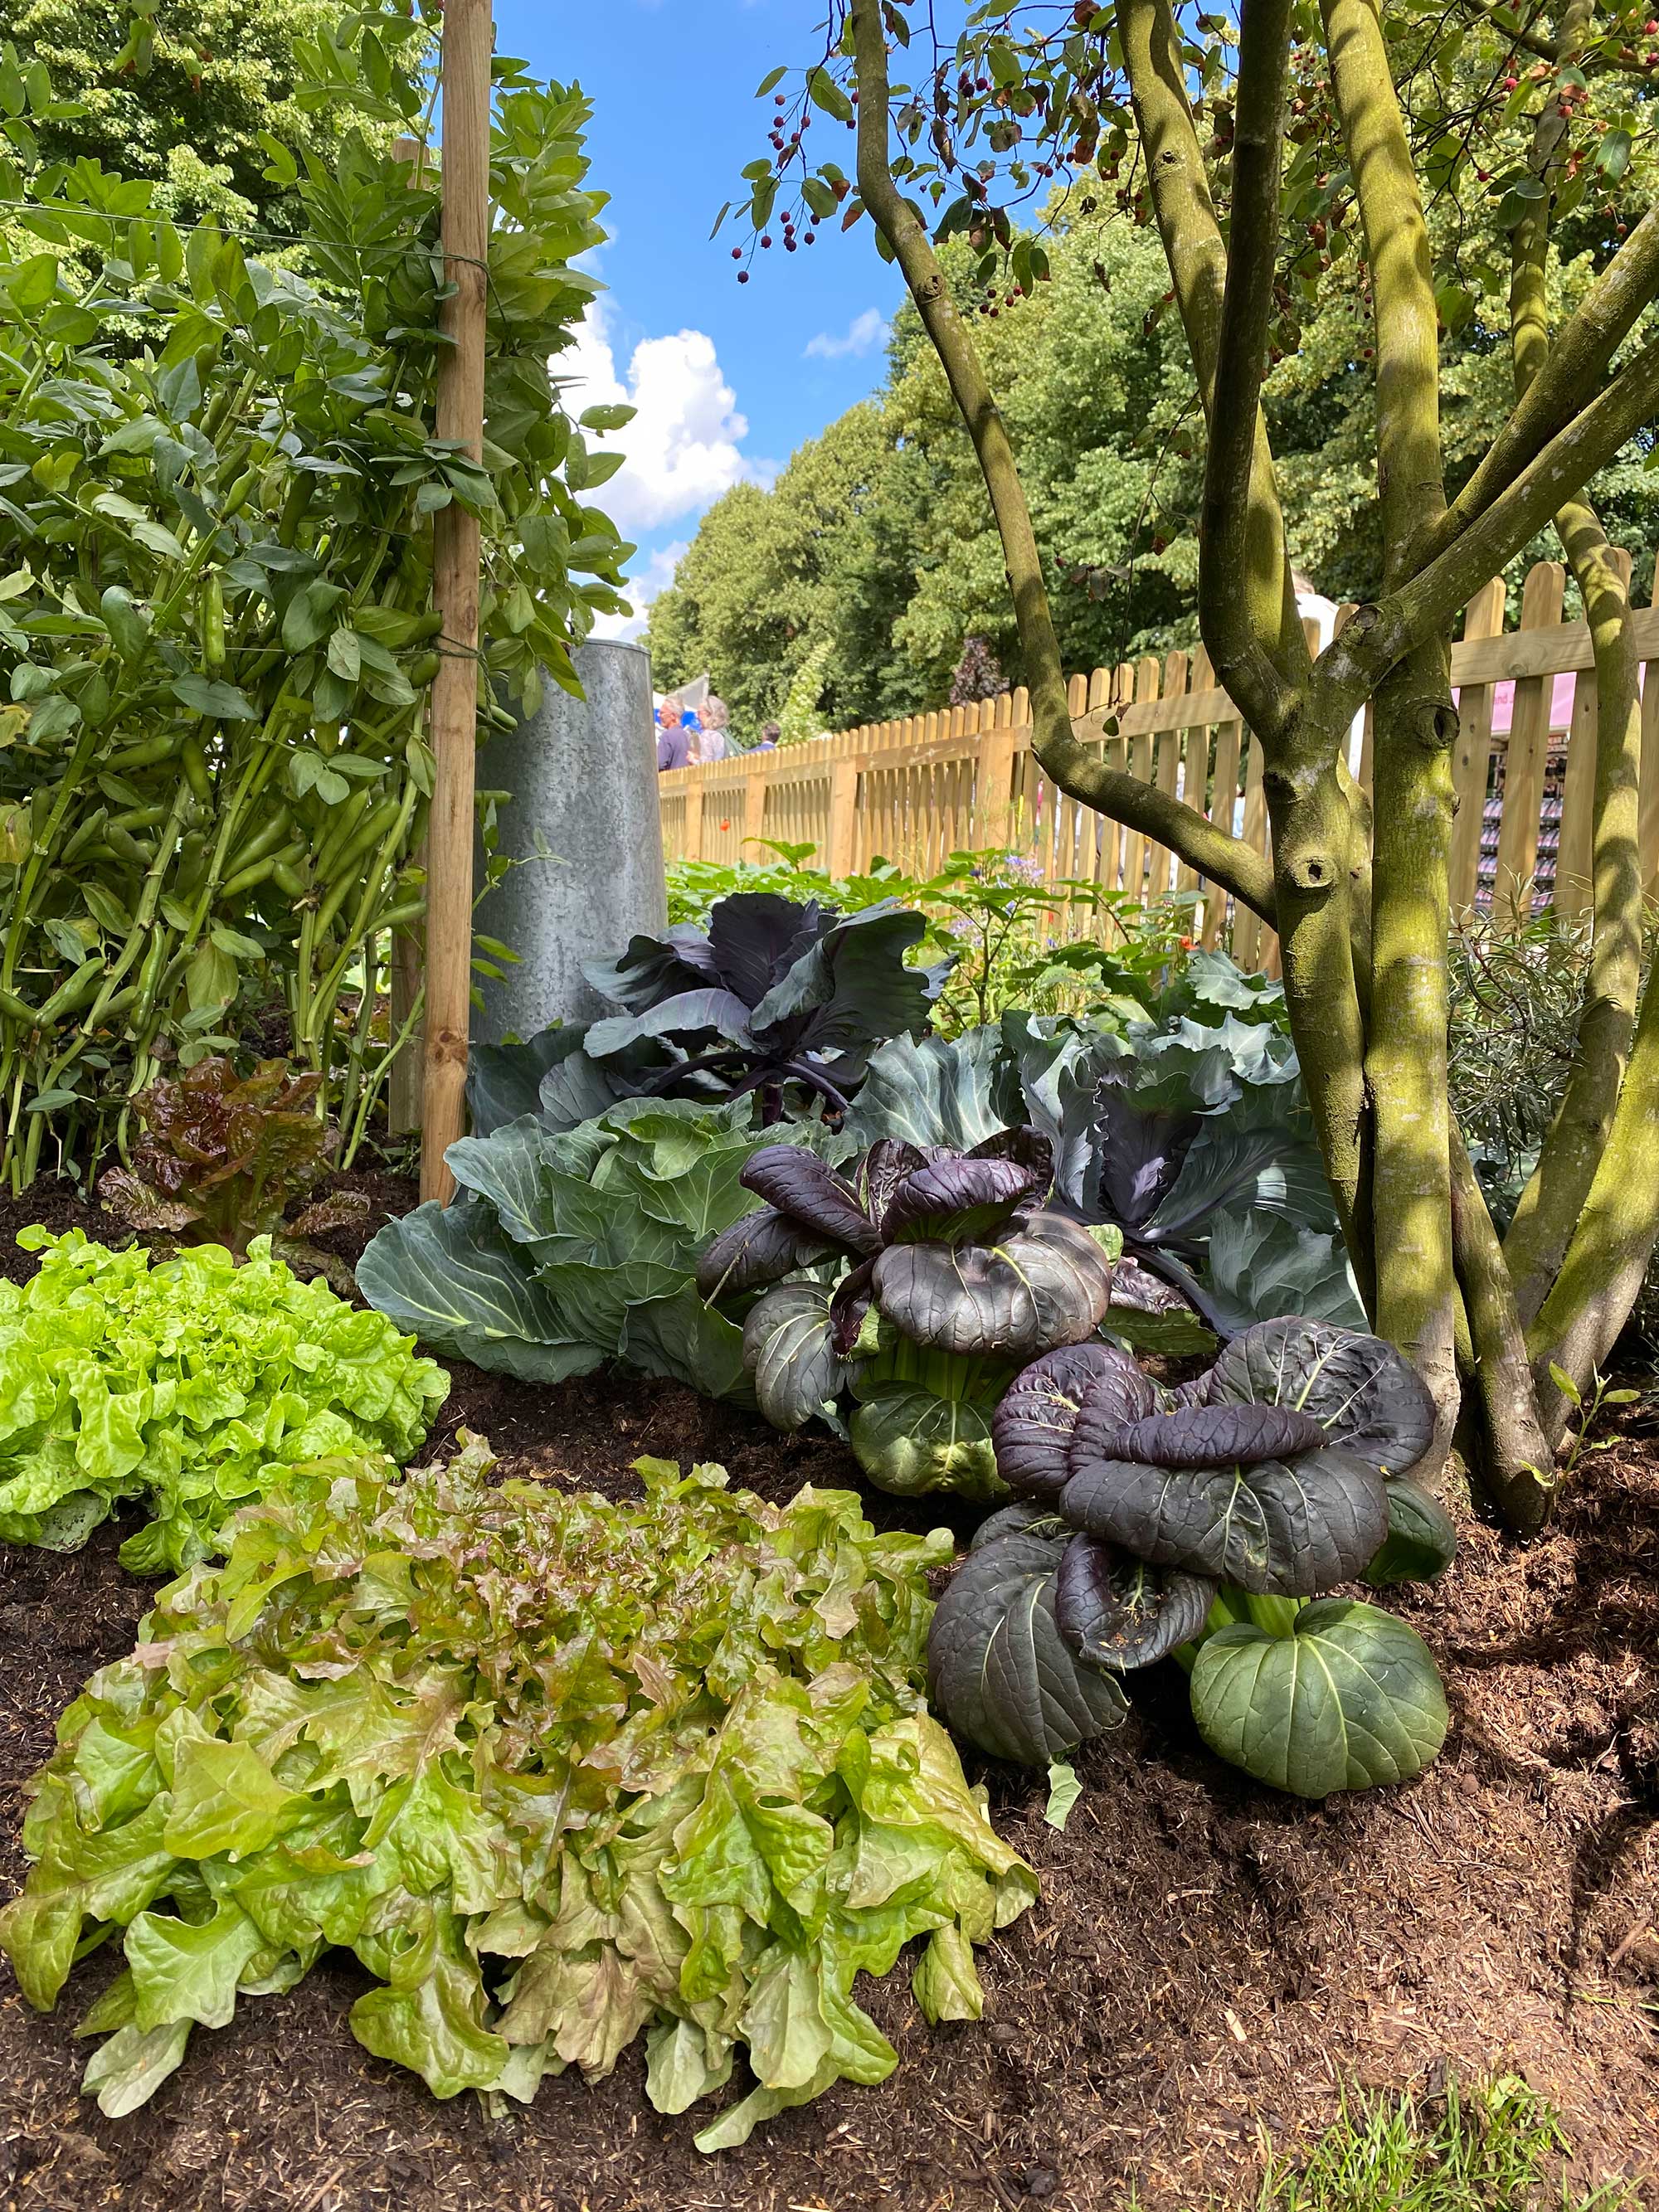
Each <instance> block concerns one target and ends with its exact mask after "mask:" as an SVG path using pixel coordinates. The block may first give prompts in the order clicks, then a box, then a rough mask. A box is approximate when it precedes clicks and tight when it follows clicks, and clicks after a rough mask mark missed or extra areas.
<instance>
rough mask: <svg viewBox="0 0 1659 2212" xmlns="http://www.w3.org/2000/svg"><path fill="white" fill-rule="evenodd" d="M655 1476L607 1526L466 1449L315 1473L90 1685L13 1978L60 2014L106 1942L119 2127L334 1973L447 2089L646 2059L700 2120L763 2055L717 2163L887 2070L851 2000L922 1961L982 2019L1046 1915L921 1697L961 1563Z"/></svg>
mask: <svg viewBox="0 0 1659 2212" xmlns="http://www.w3.org/2000/svg"><path fill="white" fill-rule="evenodd" d="M639 1465H640V1472H641V1475H642V1477H643V1479H644V1484H645V1495H644V1497H643V1498H642V1499H640V1500H638V1501H635V1502H633V1503H630V1504H622V1505H618V1504H611V1503H610V1502H609V1501H607V1500H605V1499H604V1498H598V1497H594V1496H592V1495H575V1496H572V1495H568V1494H567V1493H564V1492H557V1491H553V1490H544V1489H543V1488H541V1487H539V1486H536V1485H533V1484H524V1483H509V1484H507V1485H505V1486H501V1487H500V1488H494V1487H491V1486H490V1485H489V1482H488V1480H487V1479H486V1478H487V1473H488V1466H489V1462H488V1454H487V1448H485V1447H483V1446H478V1445H469V1446H468V1447H467V1448H466V1449H465V1450H464V1451H463V1452H462V1454H461V1455H459V1457H458V1458H457V1459H456V1460H455V1461H454V1462H453V1463H452V1465H451V1466H450V1467H449V1468H427V1469H422V1470H421V1471H419V1472H417V1473H416V1474H411V1475H410V1477H408V1479H407V1480H405V1481H404V1482H402V1483H398V1482H397V1481H395V1480H393V1479H392V1470H391V1469H390V1468H386V1466H385V1465H384V1463H378V1464H377V1463H375V1462H365V1461H362V1460H335V1461H332V1462H320V1463H319V1464H317V1465H315V1466H314V1467H312V1468H307V1469H304V1470H297V1471H295V1474H294V1475H293V1477H292V1478H291V1482H290V1486H289V1490H288V1492H286V1493H285V1494H283V1495H281V1496H278V1497H274V1498H270V1499H269V1500H267V1501H266V1503H265V1504H263V1505H261V1506H259V1507H258V1508H257V1509H255V1510H252V1511H251V1512H249V1513H248V1514H246V1515H245V1516H243V1518H242V1520H241V1521H240V1523H239V1526H238V1529H237V1533H236V1536H235V1540H234V1544H233V1546H232V1547H231V1551H230V1553H229V1557H228V1560H227V1562H226V1563H225V1565H223V1566H222V1567H209V1566H205V1565H204V1566H200V1567H198V1568H197V1569H196V1570H195V1571H193V1572H192V1573H191V1574H190V1575H188V1576H186V1577H184V1578H183V1579H182V1580H180V1581H179V1582H177V1583H174V1584H173V1586H172V1587H171V1588H170V1589H167V1590H166V1591H165V1592H163V1594H162V1595H161V1599H160V1600H159V1601H158V1603H157V1605H156V1607H155V1611H154V1612H153V1613H151V1615H150V1616H149V1619H148V1620H146V1622H145V1623H144V1624H143V1630H142V1632H141V1634H142V1638H143V1640H142V1641H141V1642H140V1644H138V1646H137V1649H136V1650H134V1652H133V1654H132V1655H131V1657H130V1658H126V1659H123V1660H119V1661H117V1662H115V1663H114V1664H112V1665H111V1666H107V1667H106V1668H102V1669H101V1670H100V1672H99V1673H98V1674H95V1675H94V1677H93V1679H92V1680H91V1681H90V1682H89V1683H88V1685H87V1687H86V1689H85V1691H84V1692H83V1693H82V1696H81V1698H80V1699H77V1701H76V1704H75V1705H72V1706H71V1707H70V1711H68V1713H67V1714H66V1715H65V1716H64V1720H63V1722H62V1723H61V1724H60V1728H59V1732H58V1734H59V1747H58V1752H57V1753H56V1755H55V1756H54V1758H53V1759H52V1763H51V1765H49V1766H48V1767H46V1769H45V1770H44V1771H42V1773H41V1774H40V1776H38V1777H37V1778H36V1780H35V1782H34V1784H33V1803H32V1805H31V1807H30V1810H29V1813H28V1816H27V1821H26V1824H25V1832H24V1833H25V1844H26V1849H27V1853H28V1856H29V1857H30V1860H31V1862H32V1867H31V1871H30V1874H29V1876H28V1880H27V1883H26V1885H25V1887H24V1889H23V1892H22V1893H21V1896H20V1897H19V1898H17V1899H15V1901H14V1903H12V1904H11V1905H9V1906H8V1907H7V1908H6V1910H5V1911H4V1912H3V1914H0V1948H4V1950H5V1951H6V1953H7V1954H8V1955H9V1958H10V1959H11V1960H12V1963H13V1965H14V1966H15V1970H16V1972H17V1974H18V1978H19V1981H20V1983H21V1986H22V1989H23V1990H24V1993H25V1995H26V1996H27V1997H28V1999H29V2001H30V2002H32V2003H33V2004H35V2005H36V2006H39V2007H41V2008H49V2007H51V2006H52V2004H53V2003H54V2002H56V2000H57V1998H58V1995H59V1993H60V1991H61V1990H62V1989H63V1987H64V1983H65V1981H66V1979H67V1978H68V1977H69V1974H70V1969H71V1967H72V1965H73V1963H74V1960H75V1959H76V1956H77V1955H78V1954H79V1953H80V1951H81V1950H82V1948H85V1947H86V1946H87V1945H88V1943H90V1942H98V1941H100V1940H104V1939H108V1940H111V1941H112V1942H117V1943H118V1944H119V1946H120V1948H122V1949H123V1950H124V1952H125V1960H126V1970H125V1972H123V1973H122V1974H121V1975H120V1976H119V1978H118V1979H117V1980H116V1981H115V1982H114V1983H113V1984H112V1985H111V1986H110V1988H109V1989H108V1990H106V1993H105V1995H104V1996H102V1997H101V1998H100V1999H99V2001H98V2002H97V2003H96V2004H95V2005H94V2007H93V2008H92V2011H91V2013H90V2014H89V2015H88V2017H87V2019H86V2020H85V2021H83V2023H82V2027H83V2029H84V2031H85V2032H86V2033H100V2034H102V2035H105V2036H106V2037H107V2040H106V2041H105V2042H103V2043H101V2044H100V2046H99V2048H98V2050H97V2051H96V2052H95V2053H94V2057H93V2060H92V2063H91V2064H90V2066H89V2067H88V2074H87V2081H86V2087H87V2088H88V2092H89V2093H96V2094H97V2096H98V2098H99V2100H100V2105H101V2106H103V2109H104V2110H105V2111H106V2112H111V2113H119V2112H125V2111H129V2110H131V2108H132V2107H133V2106H135V2105H137V2104H138V2103H141V2102H142V2101H143V2100H144V2099H145V2098H146V2097H147V2096H149V2094H150V2093H151V2092H152V2091H153V2090H154V2089H155V2087H156V2086H157V2085H158V2083H159V2082H160V2081H162V2080H163V2079H164V2078H165V2077H166V2075H167V2074H168V2073H170V2072H171V2071H172V2070H173V2068H174V2067H176V2066H177V2065H178V2064H179V2062H180V2060H181V2059H182V2057H183V2056H184V2053H185V2044H186V2041H187V2039H188V2037H189V2035H190V2033H191V2028H192V2027H197V2026H199V2027H218V2026H222V2025H224V2024H225V2023H226V2022H227V2021H229V2020H230V2019H231V2018H232V2017H233V2016H234V2011H235V2008H236V2006H237V2005H238V2003H239V2002H241V2001H242V2000H243V1999H244V1998H246V1997H252V1996H258V1995H261V1994H263V1993H265V1992H267V1991H270V1990H282V1989H286V1988H289V1987H290V1986H292V1984H294V1983H295V1982H296V1981H297V1980H299V1979H300V1978H301V1977H302V1976H303V1975H304V1974H305V1973H306V1972H307V1971H308V1970H309V1968H310V1967H311V1966H312V1965H313V1963H314V1961H315V1960H317V1959H318V1958H319V1956H320V1954H321V1953H322V1952H323V1951H324V1950H325V1948H327V1947H329V1946H330V1945H341V1946H343V1947H345V1948H349V1949H350V1950H351V1951H353V1952H354V1953H355V1954H356V1957H357V1958H358V1960H360V1961H361V1962H362V1965H363V1966H365V1967H366V1968H367V1970H368V1973H369V1974H370V1976H371V1977H372V1978H373V1979H374V1984H375V1985H374V1987H373V1988H372V1989H371V1990H368V1992H367V1994H365V1995H364V1996H362V1997H360V1998H359V2000H358V2002H356V2005H355V2006H354V2008H353V2010H352V2015H351V2022H352V2027H353V2029H354V2031H355V2032H356V2034H357V2036H358V2038H359V2039H360V2040H361V2041H362V2043H363V2044H364V2045H367V2047H368V2049H369V2050H370V2051H374V2052H375V2053H377V2054H378V2055H379V2056H380V2057H386V2058H389V2059H392V2060H394V2061H396V2062H397V2063H398V2064H400V2065H404V2066H407V2067H410V2068H412V2069H414V2070H415V2071H416V2072H417V2073H419V2074H420V2075H422V2078H423V2079H424V2080H425V2081H426V2082H427V2083H428V2086H429V2087H430V2088H431V2089H432V2091H433V2093H435V2095H437V2096H440V2097H451V2096H454V2095H455V2094H457V2093H459V2091H461V2090H462V2089H466V2088H476V2089H481V2090H490V2091H495V2092H501V2093H507V2094H508V2095H511V2096H514V2097H517V2098H520V2099H525V2100H528V2099H529V2098H530V2097H531V2096H532V2095H533V2094H534V2093H535V2088H536V2085H537V2083H538V2081H540V2080H541V2079H542V2078H543V2077H544V2075H547V2074H550V2073H552V2074H556V2073H558V2072H560V2071H562V2069H564V2068H566V2067H568V2066H576V2067H579V2068H580V2069H581V2071H582V2073H583V2074H584V2075H586V2077H587V2078H588V2079H590V2080H596V2079H598V2078H599V2077H600V2076H602V2075H605V2074H608V2073H609V2072H610V2071H611V2069H612V2068H613V2067H614V2065H615V2064H616V2063H617V2058H618V2057H619V2056H620V2055H621V2053H622V2052H623V2051H624V2050H625V2049H626V2048H627V2047H628V2045H629V2044H630V2043H632V2042H633V2041H634V2039H635V2038H636V2037H637V2036H638V2035H639V2034H640V2033H641V2031H643V2032H644V2033H645V2035H646V2042H647V2087H648V2093H649V2094H650V2096H651V2098H652V2100H653V2103H654V2104H655V2105H656V2106H658V2108H659V2110H662V2111H665V2112H681V2111H684V2110H685V2109H686V2108H687V2107H688V2106H690V2105H691V2104H693V2103H695V2102H696V2101H697V2100H700V2099H701V2098H702V2097H704V2096H707V2095H709V2094H712V2093H714V2092H716V2091H718V2090H719V2089H720V2088H721V2087H723V2086H724V2085H725V2083H726V2081H727V2080H728V2078H729V2077H730V2075H731V2073H732V2068H733V2065H734V2063H735V2062H736V2061H737V2059H738V2057H744V2056H746V2058H747V2061H748V2064H749V2067H750V2070H751V2071H752V2073H753V2075H755V2077H756V2079H757V2085H758V2086H757V2087H755V2088H754V2089H753V2090H752V2091H751V2092H750V2093H749V2094H748V2095H747V2096H745V2097H744V2098H742V2099H741V2100H738V2101H737V2102H735V2103H732V2104H728V2105H727V2106H726V2109H725V2110H724V2111H723V2112H721V2114H720V2117H719V2118H716V2119H715V2120H714V2122H713V2123H712V2124H711V2125H710V2126H709V2127H708V2128H707V2129H705V2130H704V2131H703V2133H702V2136H700V2137H699V2138H698V2140H699V2142H701V2143H702V2147H703V2148H708V2149H713V2148H720V2147H722V2146H724V2145H726V2144H729V2143H735V2142H741V2141H742V2140H743V2139H744V2136H746V2135H747V2134H748V2133H749V2131H750V2129H751V2128H752V2127H753V2126H754V2125H755V2124H757V2122H758V2121H760V2120H763V2119H764V2118H767V2117H768V2116H769V2114H771V2113H773V2112H777V2111H780V2110H781V2109H782V2108H784V2107H785V2106H789V2105H793V2104H799V2103H801V2102H803V2101H805V2100H806V2099H808V2098H810V2097H813V2096H816V2095H817V2094H819V2093H821V2092H822V2091H823V2090H824V2089H825V2088H827V2087H829V2085H830V2084H831V2083H832V2082H833V2081H837V2080H840V2079H843V2078H845V2079H849V2080H852V2081H880V2080H881V2079H883V2078H884V2075H886V2074H887V2073H888V2072H889V2071H890V2069H891V2068H892V2066H893V2064H894V2063H895V2053H894V2051H893V2049H892V2047H891V2045H890V2044H889V2043H888V2042H887V2040H886V2039H885V2038H884V2036H883V2035H882V2033H880V2031H879V2030H878V2028H877V2027H876V2026H875V2023H874V2022H873V2021H872V2020H871V2019H870V2018H869V2017H868V2016H867V2015H866V2014H865V2013H864V2012H863V2011H862V2010H861V2009H860V2007H859V2006H858V2004H857V2003H856V2002H854V1994H853V1990H854V1981H855V1978H856V1977H857V1975H858V1974H859V1973H860V1972H872V1973H874V1974H878V1975H880V1974H884V1973H886V1972H889V1971H890V1969H891V1968H892V1966H894V1964H895V1963H896V1960H897V1958H898V1955H899V1953H900V1951H901V1950H902V1948H903V1946H904V1945H905V1944H906V1943H907V1942H908V1941H910V1939H912V1938H913V1937H918V1936H920V1937H924V1938H926V1939H927V1948H926V1949H925V1950H923V1951H922V1952H921V1954H920V1957H919V1960H918V1961H917V1964H916V1966H915V1975H914V1987H915V1993H916V1996H917V1999H918V2002H919V2003H920V2004H921V2008H922V2010H923V2012H924V2013H925V2014H926V2015H927V2016H928V2017H929V2018H930V2019H939V2018H952V2019H963V2018H973V2017H976V2016H977V2015H978V2013H979V2010H980V2008H981V2002H982V1998H981V1991H980V1987H979V1982H978V1978H977V1975H976V1973H975V1968H974V1960H973V1947H974V1946H975V1944H977V1943H983V1942H986V1941H987V1939H988V1938H989V1936H990V1935H991V1934H992V1932H993V1930H994V1929H995V1928H997V1927H1000V1926H1001V1925H1004V1924H1005V1923H1006V1922H1008V1921H1009V1920H1011V1919H1012V1918H1013V1917H1016V1916H1017V1915H1018V1913H1019V1912H1021V1911H1024V1908H1025V1906H1026V1905H1028V1904H1029V1903H1030V1901H1031V1899H1032V1898H1033V1896H1034V1895H1035V1893H1036V1885H1035V1881H1034V1880H1033V1878H1032V1876H1031V1875H1030V1870H1029V1869H1027V1868H1026V1867H1025V1866H1024V1863H1022V1862H1021V1861H1020V1860H1019V1859H1018V1857H1016V1855H1015V1854H1014V1853H1013V1852H1012V1850H1008V1849H1007V1847H1006V1845H1005V1844H1002V1843H1001V1842H1000V1840H999V1838H997V1836H996V1834H995V1833H994V1831H993V1829H992V1827H991V1825H990V1822H989V1820H988V1819H987V1814H986V1809H985V1802H984V1796H983V1793H982V1792H981V1793H976V1792H975V1791H972V1790H969V1788H968V1786H967V1784H966V1783H965V1782H964V1780H963V1774H962V1770H961V1767H960V1765H959V1764H958V1762H957V1755H956V1753H955V1751H954V1749H953V1748H952V1747H951V1741H950V1739H949V1737H948V1736H947V1735H945V1732H944V1730H943V1729H941V1728H940V1727H939V1724H938V1723H936V1722H935V1721H934V1720H933V1719H932V1718H931V1717H929V1715H928V1713H927V1707H926V1705H925V1704H924V1702H923V1700H922V1697H921V1686H922V1657H923V1649H924V1644H925V1640H926V1637H927V1622H928V1619H929V1615H930V1613H931V1612H932V1607H931V1604H930V1602H929V1601H928V1596H927V1580H926V1577H927V1569H928V1568H929V1567H930V1566H931V1565H934V1564H936V1563H937V1562H938V1561H939V1560H940V1559H943V1558H945V1557H947V1556H948V1554H949V1549H950V1542H949V1538H948V1537H947V1536H946V1535H945V1534H944V1532H942V1531H940V1532H936V1533H935V1534H933V1535H932V1536H927V1537H922V1536H909V1535H883V1534H878V1532H877V1531H876V1530H875V1529H874V1528H872V1527H871V1526H870V1524H869V1523H868V1522H866V1520H865V1518H864V1516H863V1514H862V1512H861V1510H860V1505H859V1502H858V1500H857V1499H856V1498H853V1497H851V1496H849V1495H847V1494H845V1493H842V1492H820V1491H816V1490H811V1489H808V1490H805V1491H803V1492H800V1493H799V1495H798V1496H797V1497H796V1498H793V1499H792V1500H791V1502H790V1503H789V1504H787V1506H784V1507H782V1508H781V1509H780V1508H778V1507H775V1506H772V1505H769V1504H766V1503H764V1502H763V1500H761V1499H760V1498H756V1497H753V1496H751V1495H750V1494H749V1493H747V1492H741V1491H738V1492H734V1491H732V1490H731V1489H729V1488H728V1487H727V1486H726V1477H725V1474H723V1472H722V1471H721V1470H720V1468H696V1469H695V1470H694V1471H693V1473H692V1474H690V1476H689V1477H685V1478H682V1477H681V1476H680V1474H679V1471H678V1468H674V1467H671V1466H670V1465H667V1464H665V1463H664V1462H657V1461H641V1462H640V1463H639Z"/></svg>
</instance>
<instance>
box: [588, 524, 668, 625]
mask: <svg viewBox="0 0 1659 2212" xmlns="http://www.w3.org/2000/svg"><path fill="white" fill-rule="evenodd" d="M686 551H687V544H686V541H685V539H684V538H677V539H676V540H675V542H674V544H671V545H664V546H661V547H659V550H657V551H656V552H654V553H653V554H652V555H651V556H650V557H649V559H648V560H647V562H646V563H645V566H644V567H643V568H641V569H639V570H638V571H637V572H636V573H635V574H634V575H632V576H630V577H629V580H628V586H627V592H628V600H629V605H630V606H632V608H633V610H634V611H633V613H632V614H631V615H599V616H597V617H595V619H594V623H593V635H594V636H595V637H614V638H635V637H641V636H643V635H644V633H645V620H646V610H647V607H648V606H649V605H651V602H652V600H653V599H655V598H656V596H657V594H658V592H665V591H666V590H667V588H668V586H670V585H671V583H672V582H673V580H674V571H675V569H676V568H678V566H679V564H680V562H681V561H682V560H683V559H684V556H685V553H686Z"/></svg>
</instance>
